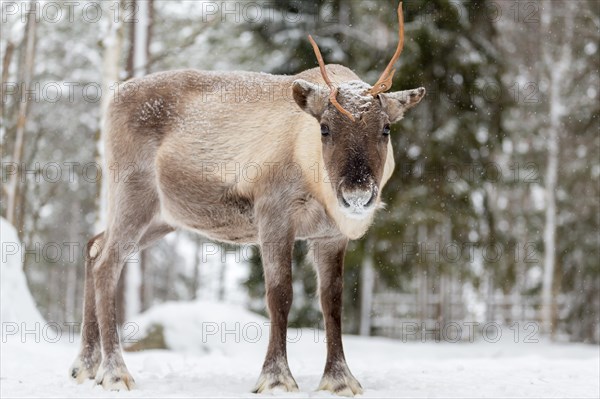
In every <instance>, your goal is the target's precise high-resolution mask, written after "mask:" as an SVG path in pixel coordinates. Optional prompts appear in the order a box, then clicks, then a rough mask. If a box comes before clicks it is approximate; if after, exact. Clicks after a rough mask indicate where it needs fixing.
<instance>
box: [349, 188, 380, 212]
mask: <svg viewBox="0 0 600 399" xmlns="http://www.w3.org/2000/svg"><path fill="white" fill-rule="evenodd" d="M374 196H375V195H374V190H363V189H345V188H342V204H343V205H344V206H345V207H346V208H354V209H361V208H365V207H367V206H369V205H370V204H371V202H372V200H373V197H374Z"/></svg>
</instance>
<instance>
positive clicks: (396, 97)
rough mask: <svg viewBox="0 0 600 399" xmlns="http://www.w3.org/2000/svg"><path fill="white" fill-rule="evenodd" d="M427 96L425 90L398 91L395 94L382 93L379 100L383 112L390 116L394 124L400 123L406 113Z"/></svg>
mask: <svg viewBox="0 0 600 399" xmlns="http://www.w3.org/2000/svg"><path fill="white" fill-rule="evenodd" d="M424 96H425V88H424V87H419V88H418V89H412V90H404V91H396V92H394V93H381V94H379V99H380V100H381V106H382V108H383V110H384V111H385V112H386V113H387V114H388V116H389V118H390V121H391V122H392V123H394V122H398V121H399V120H400V119H402V117H403V116H404V112H405V111H406V110H407V109H410V108H412V107H414V106H415V105H417V104H418V103H419V102H420V101H421V99H422V98H423V97H424Z"/></svg>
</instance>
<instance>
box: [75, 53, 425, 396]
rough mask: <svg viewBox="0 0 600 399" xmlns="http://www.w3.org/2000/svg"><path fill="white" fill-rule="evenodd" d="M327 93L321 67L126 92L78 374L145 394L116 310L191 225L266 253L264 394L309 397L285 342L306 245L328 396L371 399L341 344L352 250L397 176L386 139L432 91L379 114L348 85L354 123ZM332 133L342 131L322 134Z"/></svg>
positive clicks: (385, 98)
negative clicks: (131, 279)
mask: <svg viewBox="0 0 600 399" xmlns="http://www.w3.org/2000/svg"><path fill="white" fill-rule="evenodd" d="M327 68H328V70H329V75H330V77H331V78H332V80H333V81H334V82H335V83H337V84H342V85H343V84H346V83H347V82H359V79H358V77H357V76H356V75H355V74H354V73H353V72H352V71H350V70H349V69H347V68H345V67H342V66H338V65H330V66H328V67H327ZM360 84H363V85H364V83H360ZM328 94H329V92H328V89H326V88H325V86H324V82H323V80H322V77H321V75H320V73H319V71H318V69H311V70H308V71H305V72H303V73H301V74H299V75H296V76H274V75H267V74H259V73H249V72H237V73H217V72H200V71H192V70H184V71H174V72H164V73H159V74H154V75H150V76H147V77H145V78H141V79H135V80H132V81H130V82H128V83H127V84H125V85H123V86H121V91H120V93H119V94H118V96H117V97H116V98H115V99H114V101H113V102H112V104H111V105H110V107H109V113H108V120H107V126H106V128H107V129H106V131H107V136H106V157H107V162H108V165H111V170H115V169H116V170H118V171H119V173H117V175H116V176H111V179H110V180H109V190H108V191H109V206H108V226H107V229H106V231H105V232H103V233H101V234H99V235H97V236H96V237H94V238H93V239H92V240H91V241H90V244H89V250H88V254H89V255H90V256H89V258H90V259H88V261H87V262H86V284H85V291H86V292H85V302H84V307H85V310H84V323H85V325H86V329H85V330H87V333H85V334H83V336H82V350H81V354H80V355H79V357H78V358H77V359H76V362H75V364H74V366H73V368H72V371H71V374H72V376H73V377H74V378H76V379H77V380H79V381H82V380H84V379H86V378H94V376H95V377H96V381H97V382H98V383H99V384H102V385H103V386H104V387H105V388H108V389H130V388H132V387H133V378H131V376H130V374H129V372H128V371H127V368H126V367H125V363H124V362H123V359H122V355H121V350H120V346H119V337H118V334H117V325H116V313H115V289H116V285H117V282H118V279H119V276H120V274H121V270H122V267H123V263H124V260H125V259H126V258H127V256H129V255H130V254H132V253H133V252H134V251H136V250H139V249H140V248H143V247H146V246H149V245H151V244H152V243H153V242H154V241H156V240H158V239H160V238H161V237H162V236H164V235H165V234H167V233H168V232H170V231H173V230H174V229H176V228H185V229H189V230H194V231H197V232H199V233H201V234H203V235H205V236H207V237H210V238H212V239H215V240H220V241H225V242H233V243H258V244H260V246H261V251H262V257H263V267H264V272H265V282H266V289H267V306H268V309H269V314H270V316H271V321H272V324H271V333H270V342H269V348H268V351H267V356H266V358H265V362H264V365H263V372H262V374H261V377H260V379H259V381H258V384H257V386H256V389H255V391H256V392H263V391H266V390H270V389H273V388H275V387H282V388H284V389H286V390H296V389H297V385H296V382H295V381H294V379H293V377H292V375H291V372H290V371H289V367H288V363H287V355H286V346H285V336H286V327H287V316H288V312H289V309H290V306H291V302H292V276H291V256H292V249H293V244H294V240H296V239H309V240H310V242H311V245H312V247H313V254H314V256H313V257H314V261H315V265H316V268H317V271H318V276H319V285H320V295H321V305H322V309H323V314H324V318H325V326H326V330H327V342H328V344H327V353H328V354H327V364H326V367H325V372H324V376H323V381H322V383H321V388H322V389H327V390H331V391H334V392H337V393H346V394H356V393H359V392H361V388H360V384H358V382H357V381H356V379H354V377H353V376H352V374H351V373H350V371H349V370H348V367H347V366H346V362H345V359H344V353H343V349H342V342H341V298H342V280H343V279H342V272H343V258H344V252H345V248H346V244H347V241H348V239H355V238H358V237H360V236H362V235H363V234H364V233H365V231H366V229H367V228H368V226H369V224H370V223H371V221H372V218H373V213H374V212H373V210H374V209H376V208H377V206H378V204H379V202H380V199H379V196H380V193H381V189H382V187H383V185H384V184H385V182H386V181H387V179H389V177H390V176H391V173H392V170H393V167H394V161H393V154H392V148H391V143H390V141H389V139H388V138H387V136H385V135H384V134H382V129H384V127H385V125H386V124H389V123H393V122H396V121H397V120H399V119H400V118H401V117H402V114H403V112H404V110H405V109H407V108H409V107H411V106H413V105H415V104H416V103H418V102H419V101H420V99H421V97H422V96H423V94H424V90H423V89H418V90H413V91H407V92H400V93H391V94H385V95H379V97H378V98H373V99H372V101H370V102H369V106H368V107H367V106H365V104H363V102H364V101H363V100H364V99H361V97H360V96H357V95H356V93H355V92H353V91H352V90H350V89H348V90H344V89H343V86H342V87H341V88H340V91H339V95H338V100H339V102H340V103H341V104H342V105H343V106H344V108H345V109H348V110H349V111H350V112H353V113H356V115H357V116H358V120H357V121H356V122H354V123H353V122H350V121H349V119H348V118H345V117H343V116H342V115H340V114H339V112H338V111H337V110H336V109H335V108H333V107H332V106H331V104H330V103H329V101H328V100H327V96H328ZM359 100H360V101H359ZM361 101H363V102H361ZM402 101H404V103H401V102H402ZM320 124H322V125H323V124H327V126H328V127H329V129H330V130H331V133H330V135H328V136H323V137H322V136H321V134H320V133H319V130H320V126H319V125H320ZM368 198H371V200H370V201H369V203H366V200H367V199H368ZM348 201H350V202H351V203H352V204H355V203H356V204H359V205H356V206H355V205H352V207H353V208H352V209H353V210H354V211H356V212H358V213H360V217H359V218H358V217H354V216H353V215H350V216H349V215H348V212H347V209H345V208H350V205H351V204H350V203H349V202H348ZM361 201H362V202H361ZM363 203H364V204H363ZM361 204H362V205H361ZM363 205H364V206H363ZM363 208H364V209H363ZM100 343H101V345H100ZM100 349H101V353H100ZM100 362H101V363H100ZM99 366H100V368H99Z"/></svg>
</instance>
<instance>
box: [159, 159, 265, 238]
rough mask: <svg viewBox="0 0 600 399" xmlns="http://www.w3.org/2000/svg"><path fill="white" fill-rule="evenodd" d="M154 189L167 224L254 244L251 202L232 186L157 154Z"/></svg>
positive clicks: (193, 166)
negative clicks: (155, 184) (156, 187)
mask: <svg viewBox="0 0 600 399" xmlns="http://www.w3.org/2000/svg"><path fill="white" fill-rule="evenodd" d="M156 166H157V183H158V184H157V186H158V193H159V198H160V208H161V217H162V218H163V219H164V220H165V221H166V222H167V223H169V224H171V225H173V226H176V227H182V228H186V229H190V230H195V231H197V232H199V233H201V234H202V235H204V236H206V237H208V238H211V239H214V240H218V241H226V242H232V243H239V244H242V243H256V242H257V235H258V234H257V228H256V225H255V222H254V203H253V201H252V200H251V199H250V198H248V197H245V196H243V195H241V194H239V193H238V192H237V190H236V187H235V184H231V183H229V182H224V181H222V180H220V179H216V178H214V176H212V177H211V176H206V175H203V174H202V173H201V170H199V169H198V167H197V165H194V164H191V163H189V162H185V158H182V157H181V156H175V155H173V156H169V155H168V154H164V153H163V154H159V156H158V157H157V165H156Z"/></svg>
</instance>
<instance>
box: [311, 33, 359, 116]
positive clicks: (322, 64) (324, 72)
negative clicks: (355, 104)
mask: <svg viewBox="0 0 600 399" xmlns="http://www.w3.org/2000/svg"><path fill="white" fill-rule="evenodd" d="M308 40H309V41H310V44H312V47H313V50H314V51H315V55H316V56H317V61H318V62H319V68H320V69H321V75H322V76H323V80H324V81H325V83H326V84H327V86H329V89H330V90H331V94H329V101H331V103H332V104H333V105H334V106H335V107H336V108H337V109H338V111H340V112H341V113H342V114H344V115H346V116H347V117H348V118H350V120H351V121H352V122H354V120H355V119H354V115H352V114H351V113H350V112H348V111H347V110H345V109H344V107H342V106H341V105H340V103H339V102H338V100H337V93H338V89H337V87H335V86H334V85H333V83H331V80H330V79H329V76H328V75H327V70H326V69H325V62H324V61H323V56H322V55H321V50H319V46H317V43H316V42H315V41H314V39H313V38H312V36H311V35H308Z"/></svg>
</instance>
